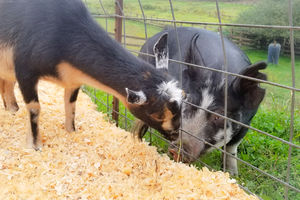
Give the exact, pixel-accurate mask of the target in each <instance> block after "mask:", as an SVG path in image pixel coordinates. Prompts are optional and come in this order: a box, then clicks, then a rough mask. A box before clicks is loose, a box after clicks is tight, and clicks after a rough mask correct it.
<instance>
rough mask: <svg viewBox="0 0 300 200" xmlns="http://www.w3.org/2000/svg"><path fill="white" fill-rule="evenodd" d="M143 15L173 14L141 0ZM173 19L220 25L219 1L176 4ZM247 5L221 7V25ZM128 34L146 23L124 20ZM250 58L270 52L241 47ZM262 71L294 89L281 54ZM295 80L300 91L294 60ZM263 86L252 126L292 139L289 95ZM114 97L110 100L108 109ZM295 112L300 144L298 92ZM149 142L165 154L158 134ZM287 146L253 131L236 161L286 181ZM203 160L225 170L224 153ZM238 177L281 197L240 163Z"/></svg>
mask: <svg viewBox="0 0 300 200" xmlns="http://www.w3.org/2000/svg"><path fill="white" fill-rule="evenodd" d="M103 2H104V5H105V7H106V9H107V11H108V12H109V13H113V12H114V5H113V1H112V0H103ZM141 2H142V5H143V7H144V11H145V15H146V16H147V17H151V16H152V17H157V18H166V19H171V18H172V16H171V12H170V7H169V3H168V0H165V1H162V0H151V1H146V0H142V1H141ZM87 3H88V5H89V7H90V9H91V10H92V11H93V12H94V13H99V12H102V11H101V7H100V5H99V3H98V1H97V0H87ZM173 3H174V4H173V6H174V11H175V17H176V19H177V20H188V21H207V22H217V18H216V13H215V2H205V1H200V2H199V1H198V2H196V1H183V0H181V1H179V0H175V1H173ZM249 6H250V5H249V4H239V3H223V2H221V3H220V8H221V13H222V15H223V22H232V21H234V19H235V18H236V17H237V16H238V14H239V13H240V12H243V11H244V10H245V9H247V8H249ZM124 7H125V9H124V11H125V14H130V15H131V16H136V15H141V11H140V8H139V5H138V1H137V0H124ZM97 21H98V22H99V23H100V24H101V25H102V27H104V28H105V27H106V21H105V19H97ZM107 24H108V26H107V30H108V31H109V32H113V30H114V20H113V19H109V20H107ZM125 30H126V35H132V36H138V37H145V30H144V24H143V23H141V22H136V21H129V20H126V22H125ZM160 30H162V28H161V27H158V26H154V25H149V24H148V25H147V34H148V37H151V36H152V35H154V34H155V33H157V32H159V31H160ZM126 42H127V43H134V44H138V45H142V44H143V41H139V40H133V39H128V38H127V39H126ZM127 48H129V49H132V50H139V48H138V47H130V46H128V47H127ZM243 50H244V51H245V52H246V54H247V55H248V56H249V58H250V60H251V61H252V62H257V61H260V60H266V59H267V52H266V51H262V50H249V49H247V48H243ZM264 73H266V74H267V75H268V80H269V81H272V82H275V83H279V84H283V85H287V86H292V78H291V77H292V73H291V61H290V58H289V57H287V56H281V57H280V59H279V65H269V66H268V68H267V69H266V70H264ZM295 76H296V88H300V58H296V61H295ZM262 87H264V88H266V97H265V99H264V101H263V102H262V104H261V106H260V108H259V110H258V113H257V114H256V116H255V117H254V118H253V120H252V124H251V125H252V126H253V127H256V128H258V129H260V130H263V131H266V132H268V133H270V134H272V135H274V136H277V137H279V138H282V139H284V140H289V134H290V105H291V92H290V91H289V90H286V89H282V88H279V87H275V86H271V85H268V84H262ZM86 89H87V90H88V91H90V92H91V93H92V94H95V95H96V97H97V98H98V99H100V100H102V101H103V102H104V103H106V102H107V95H106V93H104V92H101V91H94V90H93V89H92V88H89V87H86ZM111 100H112V97H111V96H110V97H109V105H110V108H111V107H112V103H111ZM97 105H98V110H99V111H101V112H107V107H106V106H104V105H102V104H101V103H97ZM295 105H296V110H295V119H294V137H293V143H295V144H298V145H300V94H299V92H298V93H296V101H295ZM108 113H109V114H108V120H110V121H112V119H111V114H110V113H111V109H110V110H109V112H108ZM120 113H121V114H122V115H125V108H124V106H123V105H122V104H121V105H120ZM126 116H127V117H128V118H129V119H130V120H134V117H133V115H132V114H130V113H129V112H127V113H126ZM119 125H120V127H122V128H126V129H127V130H130V128H131V123H130V122H129V121H127V122H126V120H125V119H124V118H123V117H120V120H119ZM145 139H146V140H147V141H151V142H152V145H155V146H157V147H158V151H159V152H161V153H164V152H166V150H167V144H166V143H165V142H164V141H162V140H160V139H158V138H157V137H155V136H153V135H152V136H151V135H150V134H149V133H147V135H146V136H145ZM288 148H289V147H288V145H285V144H282V143H281V142H279V141H277V140H274V139H272V138H270V137H267V136H264V135H262V134H260V133H256V132H255V131H251V130H250V131H249V132H248V133H247V135H246V137H245V138H244V140H243V142H242V143H241V145H240V146H239V150H238V152H239V154H238V157H239V158H241V159H243V160H244V161H246V162H248V163H251V164H252V165H254V166H256V167H258V168H259V169H261V170H263V171H265V172H268V173H270V174H272V175H274V176H276V177H278V178H280V179H282V180H285V179H286V169H287V166H288V160H287V159H288ZM201 161H202V162H204V163H206V164H208V165H209V166H211V167H212V168H213V169H215V170H221V169H222V168H221V165H222V164H221V153H220V152H219V151H213V152H211V153H209V154H206V155H205V156H203V157H202V158H201ZM194 165H196V166H197V167H202V165H201V164H200V163H199V162H195V163H194ZM239 172H240V174H239V176H238V177H235V178H236V179H237V180H238V182H239V183H240V184H242V185H244V186H245V187H247V188H249V190H250V191H252V192H254V193H256V194H258V195H259V196H261V197H262V198H263V199H267V200H269V199H270V200H271V199H272V200H273V199H275V200H276V199H283V195H284V187H283V186H282V185H281V184H280V183H277V182H276V181H274V180H272V179H271V178H269V177H267V176H265V175H262V174H261V173H259V172H257V171H256V170H253V169H252V168H250V167H248V166H246V165H244V164H242V163H239ZM290 184H291V185H293V186H295V187H297V188H300V152H299V150H296V149H295V148H293V149H292V159H291V174H290ZM289 197H290V198H289V199H300V194H297V193H295V192H293V191H291V190H290V191H289Z"/></svg>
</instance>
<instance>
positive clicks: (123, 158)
mask: <svg viewBox="0 0 300 200" xmlns="http://www.w3.org/2000/svg"><path fill="white" fill-rule="evenodd" d="M16 96H17V99H18V103H19V106H20V110H19V111H18V112H17V113H16V114H15V115H13V114H11V113H10V112H7V111H4V107H3V103H2V100H0V188H1V189H0V199H26V200H27V199H81V200H83V199H100V200H109V199H126V200H127V199H133V200H135V199H145V200H146V199H155V200H161V199H165V200H167V199H169V200H171V199H185V200H187V199H190V200H191V199H195V200H196V199H201V200H206V199H207V200H212V199H219V200H221V199H224V200H225V199H232V200H243V199H249V200H250V199H251V200H252V199H257V198H256V197H254V196H250V195H248V194H246V193H245V192H244V191H243V190H242V189H240V188H239V187H238V185H236V184H235V181H234V180H233V179H230V177H229V175H228V173H223V172H211V171H209V170H208V169H207V168H203V169H202V170H197V169H196V168H194V167H189V166H187V165H184V164H181V163H175V162H173V161H171V160H170V159H169V158H168V157H167V156H166V155H160V154H158V153H157V151H156V148H155V147H153V146H148V144H147V143H146V142H139V141H137V140H136V139H134V138H132V136H131V134H130V133H129V132H126V131H124V130H122V129H120V128H117V127H115V126H114V125H113V124H110V123H109V122H107V121H106V120H105V114H102V113H99V112H97V111H96V110H95V105H93V103H92V102H91V101H90V98H89V97H88V96H86V95H85V94H83V93H80V94H79V98H78V101H77V109H76V121H75V124H76V128H77V131H76V133H68V132H66V131H65V129H64V103H63V102H64V100H63V89H62V88H60V87H58V86H56V85H52V84H50V83H48V82H41V83H40V84H39V99H40V102H41V107H42V110H41V115H40V132H41V134H42V140H43V143H44V147H43V149H42V151H34V150H32V149H26V148H25V137H26V131H28V114H27V111H26V109H25V105H24V103H23V101H22V97H21V95H20V92H19V90H18V89H16Z"/></svg>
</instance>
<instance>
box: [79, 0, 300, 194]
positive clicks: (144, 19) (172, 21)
mask: <svg viewBox="0 0 300 200" xmlns="http://www.w3.org/2000/svg"><path fill="white" fill-rule="evenodd" d="M112 1H113V2H115V4H116V5H117V6H119V8H120V10H121V12H122V15H116V14H111V13H108V12H107V10H106V9H105V6H104V4H103V0H99V4H100V6H101V9H100V10H98V12H97V13H93V16H94V17H95V18H100V19H102V18H104V19H105V29H106V31H107V32H108V19H115V18H122V19H123V46H124V47H125V48H126V47H127V46H130V44H127V43H126V38H130V39H136V40H144V41H145V40H147V39H148V30H147V25H148V23H150V22H160V23H165V24H172V26H173V27H174V29H175V32H176V40H177V41H176V42H177V45H178V47H179V48H178V49H179V51H181V48H180V43H179V38H178V33H177V25H178V24H180V25H190V26H193V25H199V26H203V25H205V26H214V27H218V29H219V33H220V37H221V45H222V51H223V56H224V67H223V68H222V70H217V69H212V68H208V67H205V66H200V65H196V64H192V63H187V62H184V61H182V60H180V59H181V58H182V57H181V52H179V55H180V56H179V59H178V60H176V59H169V62H175V63H177V64H179V65H180V66H182V65H186V66H193V67H198V68H200V69H205V70H210V71H213V72H217V73H222V75H223V76H224V79H225V95H224V102H225V103H224V108H225V112H224V115H221V114H219V113H216V112H214V111H212V110H208V109H206V108H203V107H201V106H198V105H195V104H192V103H190V102H187V101H183V103H185V104H188V105H190V106H193V107H195V108H196V109H201V110H204V111H205V112H208V113H212V114H214V115H217V116H219V117H222V118H223V119H224V120H225V122H224V134H225V138H226V128H227V126H226V124H227V121H230V122H232V123H235V124H238V125H241V126H243V127H245V128H247V129H250V130H253V131H256V132H257V133H260V134H262V135H264V136H267V137H269V138H272V139H274V140H276V141H279V142H281V143H282V144H285V145H288V164H287V170H286V178H285V180H283V179H280V178H278V177H276V176H274V175H272V174H270V173H268V172H266V171H264V170H262V169H260V168H258V167H256V166H254V165H252V164H251V163H248V162H246V161H244V160H242V159H240V158H238V157H237V156H234V155H232V154H230V153H228V152H227V151H226V141H225V140H224V145H223V146H224V148H223V149H222V148H218V147H216V146H215V145H214V144H211V143H210V142H208V141H206V140H204V139H203V138H199V137H197V136H196V135H194V134H192V133H190V132H188V131H186V130H184V129H182V127H181V128H180V132H184V133H186V134H188V135H190V136H191V137H193V138H194V139H195V140H199V141H202V142H204V143H205V144H207V145H209V146H211V147H213V148H214V149H216V150H218V151H220V152H222V153H223V156H224V161H226V156H230V157H232V158H234V159H236V160H237V161H239V162H240V163H243V164H245V165H247V166H249V167H250V168H252V169H253V170H255V171H257V172H258V173H259V174H261V175H265V176H267V177H269V178H271V179H273V180H274V181H276V182H278V183H280V184H281V185H282V186H284V188H285V189H284V199H289V196H288V192H289V190H293V191H295V192H297V193H298V195H299V194H300V189H299V188H297V187H294V186H293V185H291V184H290V171H291V157H292V149H293V148H295V149H300V146H299V145H297V144H294V143H293V138H294V113H295V101H296V98H295V95H296V92H298V93H299V92H300V88H296V84H295V49H294V31H299V30H300V27H299V26H294V25H293V13H292V3H293V2H292V0H288V4H289V9H288V16H289V25H288V26H279V25H261V24H255V25H253V24H233V23H223V22H222V17H221V14H220V7H219V1H218V0H215V3H216V11H217V12H216V13H217V18H218V23H212V22H194V21H183V20H176V18H175V12H174V8H173V1H172V0H169V5H170V12H171V14H172V19H162V18H147V16H146V15H145V12H144V8H143V5H142V2H141V0H137V4H138V7H139V9H140V11H141V16H142V17H134V16H130V14H131V13H129V14H128V15H126V14H125V12H124V10H123V9H122V8H121V7H120V4H119V2H118V0H112ZM124 5H126V2H125V4H124ZM125 20H127V21H135V22H140V23H143V25H144V32H145V38H139V37H136V36H130V35H126V31H125ZM226 26H227V27H242V28H255V29H257V28H259V29H278V30H288V31H289V32H290V54H291V72H292V86H288V85H283V84H279V83H275V82H271V81H265V80H260V79H256V78H252V77H248V76H243V75H240V74H237V73H232V72H229V71H228V66H227V55H226V49H225V44H224V38H223V30H222V28H223V27H226ZM136 46H139V45H136ZM146 49H147V51H148V48H146ZM129 51H131V52H132V53H135V54H140V55H146V56H147V59H148V58H149V57H153V55H152V54H150V53H149V52H146V53H143V52H140V51H136V50H132V49H129ZM229 75H231V76H236V77H241V78H244V79H248V80H252V81H256V82H258V83H264V84H268V85H271V86H275V87H278V88H283V89H286V90H289V91H290V92H291V107H290V136H289V141H286V140H284V139H282V138H280V137H277V136H274V135H272V134H270V133H268V132H265V131H262V130H259V129H257V128H255V127H252V126H249V125H247V124H244V123H241V122H239V121H236V120H234V119H231V118H229V117H228V116H227V104H228V102H227V96H228V76H229ZM181 78H182V76H180V80H179V82H180V84H182V80H181ZM83 90H84V92H86V93H87V94H88V95H89V96H91V97H92V98H93V99H94V100H95V102H98V103H100V104H102V105H104V106H105V107H106V108H107V112H108V113H109V112H115V113H118V114H119V115H120V116H121V117H122V118H124V119H125V129H128V125H129V124H130V125H131V124H132V123H133V120H132V119H130V118H129V117H128V115H127V110H126V109H125V110H124V113H121V112H117V111H115V110H113V108H112V106H110V99H109V97H110V96H109V95H108V94H107V98H106V102H105V101H103V100H101V99H99V98H98V97H97V95H96V91H95V90H93V92H91V91H89V90H87V89H86V88H83ZM148 132H149V134H150V143H151V144H152V135H153V136H155V137H156V138H158V139H160V140H162V141H165V142H166V143H167V144H168V145H171V146H172V145H173V144H172V143H171V142H170V141H168V140H167V139H165V138H163V137H162V136H161V135H160V134H157V133H156V132H155V131H152V130H151V129H150V130H149V131H148ZM180 135H182V134H180ZM180 153H183V154H187V155H189V153H188V152H186V151H185V150H184V149H180ZM190 156H192V155H190ZM196 161H198V162H200V163H201V164H202V165H203V166H206V167H208V168H210V169H213V168H212V167H211V166H210V165H208V164H206V163H205V162H203V161H201V160H200V159H199V158H197V160H196ZM223 170H226V163H225V162H224V163H223ZM299 173H300V172H299ZM239 186H240V187H241V188H243V189H244V190H245V191H247V192H248V193H250V194H253V195H254V193H253V192H251V191H250V190H249V189H248V188H247V187H244V186H243V185H240V184H239ZM256 196H257V197H258V198H260V199H262V198H261V197H259V196H258V195H257V194H256Z"/></svg>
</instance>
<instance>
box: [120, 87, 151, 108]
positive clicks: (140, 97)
mask: <svg viewBox="0 0 300 200" xmlns="http://www.w3.org/2000/svg"><path fill="white" fill-rule="evenodd" d="M125 90H126V93H127V102H128V103H130V104H136V105H143V104H145V103H146V102H147V97H146V95H145V93H144V92H143V91H133V90H129V89H128V88H125Z"/></svg>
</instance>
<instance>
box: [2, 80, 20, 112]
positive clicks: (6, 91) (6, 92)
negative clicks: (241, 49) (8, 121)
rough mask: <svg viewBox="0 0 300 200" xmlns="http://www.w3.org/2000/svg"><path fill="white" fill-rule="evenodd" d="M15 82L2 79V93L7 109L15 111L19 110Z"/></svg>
mask: <svg viewBox="0 0 300 200" xmlns="http://www.w3.org/2000/svg"><path fill="white" fill-rule="evenodd" d="M14 86H15V82H13V81H6V80H3V79H0V93H1V95H2V99H3V104H4V107H5V110H9V111H11V112H13V113H15V112H17V111H18V110H19V106H18V104H17V100H16V97H15V94H14Z"/></svg>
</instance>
